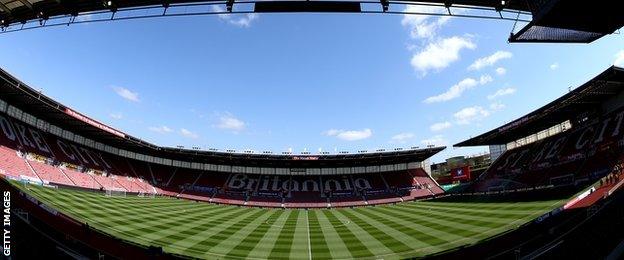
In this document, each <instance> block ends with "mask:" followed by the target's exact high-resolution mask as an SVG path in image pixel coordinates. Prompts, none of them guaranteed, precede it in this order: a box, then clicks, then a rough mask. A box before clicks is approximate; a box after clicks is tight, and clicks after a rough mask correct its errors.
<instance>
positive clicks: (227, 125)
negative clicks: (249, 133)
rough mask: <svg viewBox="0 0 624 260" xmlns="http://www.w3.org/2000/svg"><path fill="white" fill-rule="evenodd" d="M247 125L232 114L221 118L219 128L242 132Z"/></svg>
mask: <svg viewBox="0 0 624 260" xmlns="http://www.w3.org/2000/svg"><path fill="white" fill-rule="evenodd" d="M246 126H247V124H246V123H245V122H244V121H243V120H240V119H238V118H236V117H235V116H234V115H232V114H230V113H226V114H223V115H221V116H219V123H218V124H217V128H220V129H225V130H231V131H234V132H240V131H242V130H244V129H245V127H246Z"/></svg>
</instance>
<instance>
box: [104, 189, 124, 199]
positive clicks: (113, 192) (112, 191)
mask: <svg viewBox="0 0 624 260" xmlns="http://www.w3.org/2000/svg"><path fill="white" fill-rule="evenodd" d="M106 197H124V198H125V197H126V191H125V190H115V189H107V190H106Z"/></svg>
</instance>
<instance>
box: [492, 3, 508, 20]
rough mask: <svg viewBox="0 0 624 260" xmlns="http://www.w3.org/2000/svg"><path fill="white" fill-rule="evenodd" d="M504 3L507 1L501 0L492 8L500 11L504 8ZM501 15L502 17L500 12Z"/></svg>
mask: <svg viewBox="0 0 624 260" xmlns="http://www.w3.org/2000/svg"><path fill="white" fill-rule="evenodd" d="M506 4H507V2H506V1H505V0H502V1H501V2H500V4H499V5H497V6H496V7H494V9H496V11H497V12H499V13H500V12H501V11H503V8H505V5H506ZM501 17H502V14H501Z"/></svg>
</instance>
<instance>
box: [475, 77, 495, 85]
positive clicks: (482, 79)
mask: <svg viewBox="0 0 624 260" xmlns="http://www.w3.org/2000/svg"><path fill="white" fill-rule="evenodd" d="M492 81H494V79H493V78H492V76H490V75H483V76H481V77H480V78H479V84H481V85H485V84H487V83H490V82H492Z"/></svg>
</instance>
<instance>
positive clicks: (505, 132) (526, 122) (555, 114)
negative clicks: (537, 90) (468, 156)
mask: <svg viewBox="0 0 624 260" xmlns="http://www.w3.org/2000/svg"><path fill="white" fill-rule="evenodd" d="M622 90H624V69H622V68H618V67H610V68H609V69H607V70H605V71H604V72H602V73H600V75H598V76H596V77H595V78H593V79H592V80H590V81H588V82H587V83H585V84H583V85H581V86H580V87H578V88H576V89H574V90H572V91H570V92H569V93H567V94H565V95H563V96H562V97H560V98H558V99H556V100H555V101H552V102H550V103H548V104H547V105H545V106H543V107H541V108H539V109H537V110H535V111H533V112H531V113H529V114H527V115H525V116H522V117H520V118H518V119H516V120H514V121H513V122H511V123H508V124H505V125H503V126H501V127H498V128H496V129H494V130H491V131H489V132H487V133H484V134H482V135H479V136H477V137H474V138H470V139H468V140H466V141H463V142H461V143H458V144H456V145H455V146H478V145H499V144H506V143H509V142H512V141H515V140H518V139H520V138H523V137H526V136H527V135H529V134H530V133H536V132H539V131H541V130H545V129H547V128H549V127H551V126H553V125H554V124H558V123H561V122H564V121H566V120H572V119H574V118H576V117H577V116H579V115H581V114H582V113H584V112H587V111H591V110H595V109H597V108H598V107H599V106H598V105H599V104H602V103H603V102H605V101H606V100H608V99H610V98H612V97H614V96H615V95H617V94H618V93H620V92H622Z"/></svg>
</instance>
